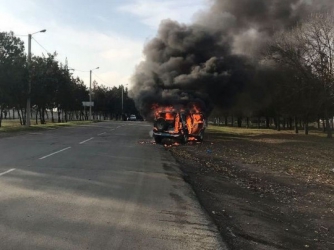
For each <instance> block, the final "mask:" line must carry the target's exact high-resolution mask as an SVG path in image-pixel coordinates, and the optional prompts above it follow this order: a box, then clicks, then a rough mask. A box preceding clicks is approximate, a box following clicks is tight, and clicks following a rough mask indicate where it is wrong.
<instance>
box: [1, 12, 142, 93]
mask: <svg viewBox="0 0 334 250" xmlns="http://www.w3.org/2000/svg"><path fill="white" fill-rule="evenodd" d="M44 28H46V29H47V32H46V33H43V34H35V35H34V36H33V38H34V39H36V40H37V42H38V43H39V44H41V45H42V46H43V47H44V48H45V49H46V50H47V51H48V52H50V53H53V52H54V51H57V53H58V60H59V61H60V62H62V63H65V58H67V59H68V62H69V67H71V68H75V69H77V70H76V71H74V72H73V74H74V76H79V77H80V78H81V79H82V80H84V82H85V84H86V85H87V86H88V85H89V72H88V71H89V70H90V69H93V68H96V67H97V66H99V67H100V69H99V70H98V71H94V72H96V74H97V75H99V76H101V78H102V79H103V80H104V81H105V83H103V84H104V85H107V86H110V87H112V86H114V85H115V86H118V85H119V84H123V85H125V84H127V83H128V81H129V80H128V79H129V77H130V76H131V74H132V73H133V70H134V68H135V65H136V64H138V63H139V61H140V60H141V59H142V48H143V41H136V40H134V39H131V38H129V37H125V36H122V35H121V34H118V33H113V32H109V33H108V34H104V33H101V32H98V31H94V30H76V29H73V28H71V27H70V26H66V25H63V24H58V23H56V22H49V23H43V24H27V23H26V22H24V21H23V20H22V19H20V18H19V17H17V16H15V15H13V14H10V13H9V12H7V11H6V10H5V11H4V10H0V31H10V30H12V31H14V32H15V34H16V35H27V34H28V33H31V32H34V31H38V30H41V29H44ZM20 38H21V39H22V40H23V41H24V42H25V43H26V42H27V39H28V38H27V36H23V37H20ZM39 44H37V43H36V42H35V41H34V40H33V41H32V53H33V54H35V55H41V54H42V53H44V54H45V53H46V51H45V50H44V49H43V48H42V47H41V46H40V45H39ZM26 47H27V46H26ZM78 70H80V71H78ZM81 71H87V72H81ZM102 76H103V77H102ZM93 79H94V77H93ZM96 80H97V81H98V82H101V81H99V80H98V79H96ZM106 83H107V84H106Z"/></svg>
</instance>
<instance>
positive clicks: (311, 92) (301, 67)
mask: <svg viewBox="0 0 334 250" xmlns="http://www.w3.org/2000/svg"><path fill="white" fill-rule="evenodd" d="M333 23H334V18H333V16H331V15H320V14H318V15H317V14H314V15H311V16H310V17H309V18H308V19H307V20H306V21H305V22H303V23H298V24H297V25H296V26H295V27H293V28H292V29H290V30H287V31H283V32H280V33H278V34H276V35H275V36H274V39H273V40H272V41H270V43H269V44H268V46H267V47H266V48H265V49H264V51H263V55H262V56H261V60H259V62H258V63H256V64H255V65H254V64H253V65H252V66H250V69H249V70H248V78H247V79H248V80H247V81H246V82H245V83H244V86H243V87H242V90H241V91H237V92H236V93H235V95H234V96H233V101H231V103H230V105H226V106H225V107H224V108H221V109H219V110H218V111H217V110H216V112H215V113H214V114H213V115H214V116H216V117H217V118H216V120H215V122H219V123H223V124H224V123H225V124H226V125H227V124H230V122H231V123H232V125H233V124H234V123H235V122H236V124H237V126H239V127H241V126H242V124H243V123H244V124H246V126H249V124H250V123H251V122H252V121H253V122H255V123H257V124H258V125H260V124H261V123H263V124H264V126H266V127H268V128H269V126H271V124H274V125H275V127H276V128H277V129H278V130H280V129H281V128H282V127H284V128H289V129H295V131H296V133H298V129H299V128H300V127H302V128H304V129H305V134H308V130H309V125H308V124H309V123H310V122H314V121H316V122H317V123H318V126H320V122H321V123H322V124H323V128H324V130H326V131H327V137H332V127H333V115H334V26H333ZM229 98H231V97H229ZM219 116H222V118H220V121H217V119H219V118H218V117H219Z"/></svg>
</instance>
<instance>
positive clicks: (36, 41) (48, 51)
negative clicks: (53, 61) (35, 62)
mask: <svg viewBox="0 0 334 250" xmlns="http://www.w3.org/2000/svg"><path fill="white" fill-rule="evenodd" d="M32 39H34V41H35V42H36V43H37V44H38V45H39V46H41V48H42V49H44V50H45V51H46V53H48V54H50V53H49V51H48V50H47V49H46V48H44V47H43V46H42V45H41V44H40V43H39V42H37V40H36V39H35V38H34V37H32Z"/></svg>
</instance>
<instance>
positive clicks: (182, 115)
mask: <svg viewBox="0 0 334 250" xmlns="http://www.w3.org/2000/svg"><path fill="white" fill-rule="evenodd" d="M205 128H206V124H205V119H204V115H203V114H202V113H201V112H189V111H184V110H183V111H177V110H173V109H168V110H160V111H157V112H156V113H155V118H154V128H153V137H154V140H155V142H156V143H161V141H162V140H163V139H166V138H173V139H177V140H179V141H181V142H183V143H186V142H187V141H188V140H189V139H192V140H197V141H202V140H203V136H204V131H205Z"/></svg>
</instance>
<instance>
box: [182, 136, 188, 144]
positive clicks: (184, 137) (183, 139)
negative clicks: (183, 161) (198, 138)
mask: <svg viewBox="0 0 334 250" xmlns="http://www.w3.org/2000/svg"><path fill="white" fill-rule="evenodd" d="M181 142H182V143H183V144H186V143H187V142H188V135H186V134H183V135H182V138H181Z"/></svg>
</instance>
